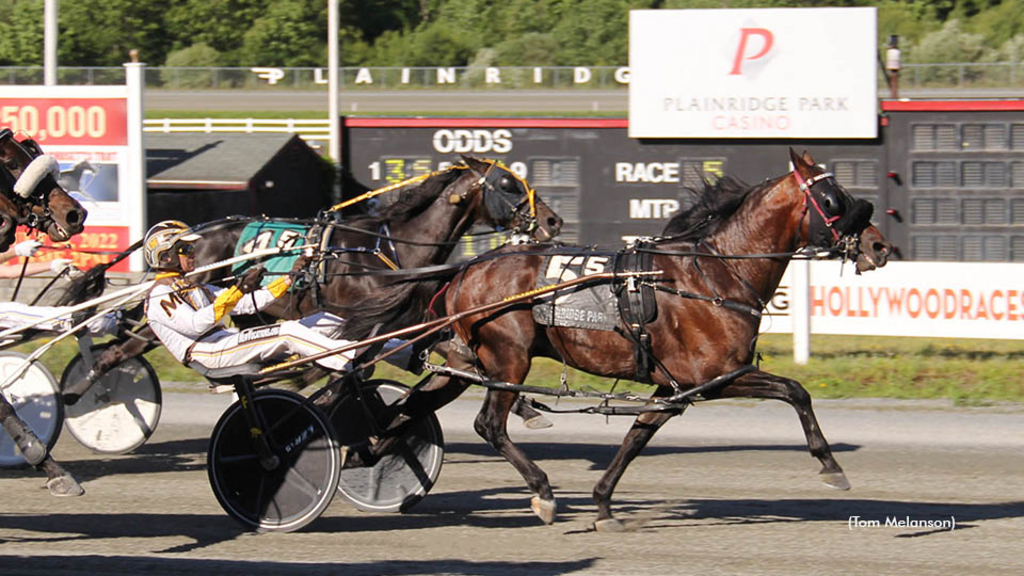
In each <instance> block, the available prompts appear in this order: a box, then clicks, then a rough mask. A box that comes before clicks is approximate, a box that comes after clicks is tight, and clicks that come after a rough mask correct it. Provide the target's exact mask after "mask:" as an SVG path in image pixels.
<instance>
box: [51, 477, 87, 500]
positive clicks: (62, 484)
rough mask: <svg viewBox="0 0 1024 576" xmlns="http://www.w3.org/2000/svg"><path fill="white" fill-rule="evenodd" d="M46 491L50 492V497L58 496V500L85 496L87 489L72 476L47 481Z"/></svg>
mask: <svg viewBox="0 0 1024 576" xmlns="http://www.w3.org/2000/svg"><path fill="white" fill-rule="evenodd" d="M46 489H47V490H49V491H50V496H57V497H58V498H63V497H66V496H81V495H82V494H85V489H84V488H82V485H81V484H79V483H78V481H77V480H75V478H74V476H72V475H71V474H63V475H61V476H57V477H55V478H50V479H49V480H47V481H46Z"/></svg>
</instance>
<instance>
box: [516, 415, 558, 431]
mask: <svg viewBox="0 0 1024 576" xmlns="http://www.w3.org/2000/svg"><path fill="white" fill-rule="evenodd" d="M554 425H555V424H554V423H553V422H552V421H551V420H548V419H547V418H545V417H544V415H543V414H538V415H536V416H534V417H533V418H529V419H527V420H523V426H526V427H527V428H529V429H530V430H543V429H544V428H551V427H552V426H554Z"/></svg>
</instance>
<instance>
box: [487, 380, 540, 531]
mask: <svg viewBox="0 0 1024 576" xmlns="http://www.w3.org/2000/svg"><path fill="white" fill-rule="evenodd" d="M510 381H514V380H510ZM517 396H518V393H516V392H509V391H507V390H488V391H487V396H486V398H485V399H484V405H483V407H482V408H481V409H480V413H479V414H477V416H476V420H475V421H474V422H473V428H474V429H475V430H476V433H477V434H479V435H480V436H481V437H482V438H483V439H484V440H487V442H488V443H489V444H490V445H491V446H493V447H494V449H495V450H497V451H498V453H499V454H501V455H502V456H503V457H504V458H505V460H508V462H509V464H511V465H512V466H513V467H514V468H515V469H516V470H518V471H519V474H521V475H522V476H523V479H524V480H526V485H527V486H528V487H529V488H530V491H531V492H533V493H534V494H535V496H534V497H533V499H532V500H531V501H530V508H531V509H532V510H533V512H534V514H536V515H537V516H538V517H539V518H540V519H541V520H543V521H544V523H545V524H551V523H553V522H554V521H555V515H556V513H557V504H556V503H555V496H554V494H553V493H552V491H551V484H550V483H549V482H548V475H547V474H545V473H544V471H543V470H541V469H540V467H539V466H537V464H536V463H534V461H533V460H531V459H530V457H529V456H527V455H526V453H525V452H523V450H522V448H520V447H519V446H516V444H515V443H514V442H512V439H511V438H509V437H508V427H507V424H508V415H509V412H510V411H511V409H512V404H513V403H514V402H515V400H516V397H517Z"/></svg>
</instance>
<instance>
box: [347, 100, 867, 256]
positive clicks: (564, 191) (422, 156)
mask: <svg viewBox="0 0 1024 576" xmlns="http://www.w3.org/2000/svg"><path fill="white" fill-rule="evenodd" d="M343 126H344V127H345V128H344V138H343V142H344V147H343V163H344V164H345V166H346V167H347V168H348V169H349V170H351V171H352V173H353V175H354V176H355V177H356V179H357V180H359V181H360V182H362V183H364V184H366V185H368V186H371V187H373V188H379V187H382V186H385V185H387V184H391V183H394V182H399V181H401V180H404V179H406V178H410V177H414V176H417V175H419V174H423V173H427V172H430V171H432V170H437V169H440V168H443V167H444V166H446V165H447V164H448V163H452V162H458V161H459V154H460V153H465V154H471V155H475V156H477V157H481V158H487V159H497V160H501V161H502V162H503V163H505V164H506V165H507V166H509V167H510V168H511V169H512V170H514V171H516V172H517V173H518V174H520V175H521V176H523V177H524V178H526V180H527V181H528V182H529V183H530V184H531V185H532V186H533V187H534V188H536V190H537V193H538V195H539V196H540V197H541V198H543V199H544V201H545V202H546V203H547V204H548V205H549V206H551V207H552V209H554V210H555V212H557V213H558V214H559V215H560V216H562V218H563V219H564V220H565V226H564V228H563V232H562V236H561V239H562V240H563V241H565V242H572V243H581V244H598V245H608V246H620V245H622V243H623V242H624V241H628V240H629V239H632V238H635V237H639V236H656V235H658V234H660V233H661V231H662V230H663V229H664V227H665V225H666V224H667V222H668V220H669V218H670V217H671V216H672V215H674V214H677V213H678V212H679V211H680V210H683V209H685V208H687V207H688V206H690V205H691V204H692V199H693V194H692V193H691V192H690V191H689V189H694V188H699V187H700V186H701V182H702V179H703V178H706V179H711V180H714V179H715V178H718V177H720V176H722V175H725V174H728V175H730V176H733V177H736V178H739V179H740V180H743V181H745V182H747V183H750V184H754V183H757V182H759V181H761V180H763V179H765V178H769V177H774V176H779V175H782V174H785V173H786V172H787V171H788V170H789V169H790V168H789V152H788V148H789V147H790V146H792V147H794V148H795V149H797V150H798V151H801V150H803V149H807V150H809V151H810V152H811V154H812V155H813V156H814V158H815V160H816V161H817V162H818V163H821V164H824V165H826V166H827V167H828V168H829V169H830V170H832V171H833V172H835V173H836V175H837V178H839V180H840V182H841V183H842V184H844V185H845V186H846V187H847V188H848V189H849V190H850V191H851V192H852V193H854V194H855V195H858V196H863V197H865V198H868V199H870V200H872V201H873V202H876V203H878V202H882V203H883V205H882V206H879V207H878V208H877V209H876V216H875V220H876V221H878V223H879V224H880V225H881V226H883V230H882V231H883V233H887V230H885V229H884V226H885V225H886V221H885V219H884V217H880V216H879V214H881V215H882V216H884V212H885V206H884V202H886V201H887V194H886V192H885V184H886V178H885V174H886V171H887V166H886V160H885V154H884V150H883V146H882V138H879V139H877V140H855V141H836V140H827V141H826V140H819V141H799V142H786V141H777V140H774V141H767V140H742V141H740V140H715V141H709V140H660V139H659V140H637V139H631V138H629V137H628V135H627V128H626V123H625V120H607V119H594V120H589V119H573V120H568V119H550V120H544V119H511V118H494V119H464V118H463V119H443V118H410V119H394V118H389V119H365V118H359V119H346V121H345V122H344V123H343ZM503 241H504V239H503V238H496V237H494V236H493V235H492V236H485V237H481V238H479V239H477V240H474V241H470V242H467V243H466V245H464V246H463V248H462V250H461V251H460V252H461V256H463V257H465V256H471V255H473V254H476V253H480V252H482V251H486V250H488V249H490V248H492V247H495V246H497V245H499V244H500V243H501V242H503Z"/></svg>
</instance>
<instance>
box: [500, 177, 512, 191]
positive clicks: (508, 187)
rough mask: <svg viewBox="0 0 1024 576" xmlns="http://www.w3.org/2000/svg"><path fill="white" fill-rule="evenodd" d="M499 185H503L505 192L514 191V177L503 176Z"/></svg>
mask: <svg viewBox="0 0 1024 576" xmlns="http://www.w3.org/2000/svg"><path fill="white" fill-rule="evenodd" d="M499 186H500V187H501V189H502V191H504V192H513V191H515V183H514V182H512V179H511V178H509V177H508V176H503V177H502V178H501V182H500V183H499Z"/></svg>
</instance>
